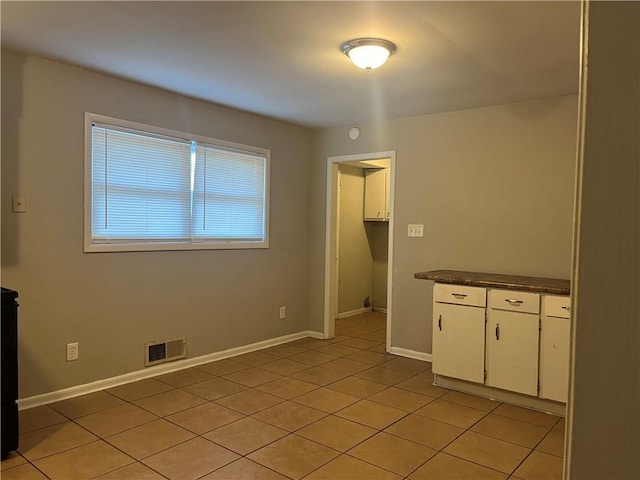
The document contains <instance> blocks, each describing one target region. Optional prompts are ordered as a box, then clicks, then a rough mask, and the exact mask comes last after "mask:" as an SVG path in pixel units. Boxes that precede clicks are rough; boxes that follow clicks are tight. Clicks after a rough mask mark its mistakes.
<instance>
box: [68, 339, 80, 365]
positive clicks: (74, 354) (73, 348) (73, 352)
mask: <svg viewBox="0 0 640 480" xmlns="http://www.w3.org/2000/svg"><path fill="white" fill-rule="evenodd" d="M74 360H78V342H74V343H67V362H73V361H74Z"/></svg>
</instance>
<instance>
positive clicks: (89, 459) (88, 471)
mask: <svg viewBox="0 0 640 480" xmlns="http://www.w3.org/2000/svg"><path fill="white" fill-rule="evenodd" d="M133 462H134V460H133V459H132V458H131V457H129V456H128V455H125V454H124V453H122V452H121V451H119V450H118V449H116V448H113V447H112V446H111V445H109V444H108V443H105V442H103V441H102V440H99V441H97V442H93V443H89V444H87V445H83V446H81V447H77V448H74V449H72V450H67V451H65V452H62V453H58V454H56V455H52V456H50V457H46V458H43V459H41V460H38V461H36V462H34V465H35V466H36V467H37V468H38V469H40V470H41V471H42V472H44V473H45V474H46V475H47V477H49V478H51V479H52V480H57V479H60V480H72V479H85V478H86V479H88V478H94V477H97V476H98V475H102V474H104V473H108V472H111V471H113V470H116V469H118V468H120V467H123V466H125V465H128V464H130V463H133Z"/></svg>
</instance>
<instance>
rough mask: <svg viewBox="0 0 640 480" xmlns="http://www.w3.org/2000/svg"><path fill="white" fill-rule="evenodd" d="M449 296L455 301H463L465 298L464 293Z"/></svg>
mask: <svg viewBox="0 0 640 480" xmlns="http://www.w3.org/2000/svg"><path fill="white" fill-rule="evenodd" d="M451 295H453V297H454V298H455V299H457V300H464V299H465V298H467V295H466V294H465V293H452V294H451Z"/></svg>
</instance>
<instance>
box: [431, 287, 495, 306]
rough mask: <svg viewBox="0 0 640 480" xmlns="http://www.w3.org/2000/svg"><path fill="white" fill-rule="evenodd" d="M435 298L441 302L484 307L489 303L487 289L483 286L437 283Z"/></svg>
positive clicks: (434, 292)
mask: <svg viewBox="0 0 640 480" xmlns="http://www.w3.org/2000/svg"><path fill="white" fill-rule="evenodd" d="M433 299H434V301H436V302H441V303H453V304H455V305H469V306H472V307H484V306H486V304H487V290H486V289H485V288H481V287H467V286H466V285H455V284H450V283H436V284H435V285H434V287H433Z"/></svg>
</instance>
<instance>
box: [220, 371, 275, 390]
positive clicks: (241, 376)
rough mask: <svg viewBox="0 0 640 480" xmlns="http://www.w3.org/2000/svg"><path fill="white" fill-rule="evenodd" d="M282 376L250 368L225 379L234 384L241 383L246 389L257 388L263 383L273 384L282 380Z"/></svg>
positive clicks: (231, 374)
mask: <svg viewBox="0 0 640 480" xmlns="http://www.w3.org/2000/svg"><path fill="white" fill-rule="evenodd" d="M281 376H282V375H279V374H277V373H273V372H268V371H267V370H263V369H261V368H248V369H246V370H240V371H239V372H234V373H230V374H229V375H225V376H224V378H225V379H227V380H231V381H233V382H236V383H239V384H241V385H244V386H246V387H256V386H258V385H262V384H263V383H267V382H272V381H273V380H276V379H278V378H280V377H281Z"/></svg>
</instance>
